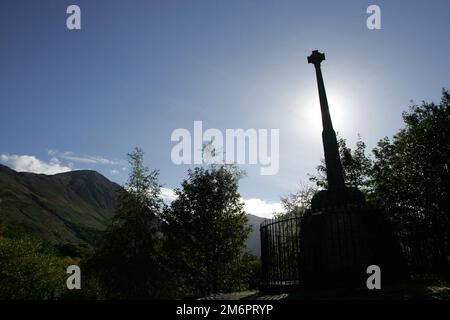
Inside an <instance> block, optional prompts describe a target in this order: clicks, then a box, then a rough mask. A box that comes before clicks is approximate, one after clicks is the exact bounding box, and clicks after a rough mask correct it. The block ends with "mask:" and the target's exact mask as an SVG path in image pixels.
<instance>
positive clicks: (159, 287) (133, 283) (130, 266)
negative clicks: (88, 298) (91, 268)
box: [95, 148, 164, 298]
mask: <svg viewBox="0 0 450 320" xmlns="http://www.w3.org/2000/svg"><path fill="white" fill-rule="evenodd" d="M143 161H144V153H143V151H142V150H141V149H139V148H136V149H134V151H133V152H132V153H130V154H128V162H129V164H130V167H131V172H130V175H129V178H128V182H127V183H126V184H125V186H124V187H123V188H121V189H119V191H118V195H117V207H116V213H115V216H114V217H113V220H112V223H111V225H110V226H109V228H108V230H107V233H106V237H105V238H106V242H105V245H104V246H103V247H102V248H101V249H100V250H99V252H98V254H97V256H96V257H95V259H96V260H97V262H96V263H95V264H100V265H101V266H102V267H101V270H99V271H100V272H99V277H100V280H101V282H102V283H103V284H104V286H105V287H106V289H107V292H108V294H109V295H110V296H112V297H119V298H157V297H161V296H164V293H163V288H164V286H163V283H162V281H163V274H164V273H163V271H162V260H163V258H162V256H163V255H162V252H161V249H162V235H161V232H160V223H159V217H160V215H161V212H162V211H163V210H164V203H163V201H162V200H161V198H160V185H159V183H158V174H159V172H158V171H156V170H153V171H151V172H150V171H149V169H148V168H147V167H145V166H144V164H143Z"/></svg>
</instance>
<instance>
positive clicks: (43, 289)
mask: <svg viewBox="0 0 450 320" xmlns="http://www.w3.org/2000/svg"><path fill="white" fill-rule="evenodd" d="M70 264H73V261H72V260H71V259H69V258H61V257H58V256H56V255H55V252H53V251H52V250H51V246H49V244H48V243H45V242H44V241H42V240H40V239H37V238H30V237H26V238H22V239H9V238H3V237H1V236H0V300H3V299H18V300H24V299H26V300H48V299H58V298H59V297H61V295H62V294H63V293H64V292H65V291H66V290H67V289H66V287H65V285H66V278H67V275H66V272H65V268H66V267H67V266H68V265H70Z"/></svg>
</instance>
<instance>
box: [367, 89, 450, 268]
mask: <svg viewBox="0 0 450 320" xmlns="http://www.w3.org/2000/svg"><path fill="white" fill-rule="evenodd" d="M449 106H450V95H449V92H448V91H446V90H443V93H442V100H441V103H440V104H435V103H426V102H422V105H420V106H418V105H415V104H413V105H412V106H411V107H410V110H409V112H404V113H403V120H404V122H405V125H406V126H405V128H403V129H401V130H400V131H399V132H398V133H397V134H396V135H395V136H394V137H393V139H392V142H391V141H390V139H388V138H384V139H382V140H380V141H379V143H378V146H377V148H375V149H374V151H373V152H374V155H375V163H374V171H373V174H374V179H373V181H374V191H375V194H376V197H377V198H378V200H379V201H382V202H383V203H384V204H385V206H386V207H388V208H391V209H392V211H393V212H395V211H398V210H397V209H398V208H401V209H402V211H401V213H402V214H399V215H396V216H394V217H393V218H394V219H395V220H396V221H397V222H398V223H400V224H402V225H403V226H406V225H408V228H409V229H411V228H414V229H417V228H420V229H421V230H425V231H426V232H427V233H428V234H429V235H431V236H432V237H433V238H435V245H434V247H437V248H438V250H439V256H440V265H441V267H442V269H443V270H447V271H448V267H449V262H448V253H449V252H450V249H449V241H450V240H449V230H450V219H449V212H450V210H449V203H450V201H449V189H450V188H449V183H450V182H449V174H448V172H449V167H450V160H449V159H450V144H449V141H450V108H449ZM427 228H429V230H427Z"/></svg>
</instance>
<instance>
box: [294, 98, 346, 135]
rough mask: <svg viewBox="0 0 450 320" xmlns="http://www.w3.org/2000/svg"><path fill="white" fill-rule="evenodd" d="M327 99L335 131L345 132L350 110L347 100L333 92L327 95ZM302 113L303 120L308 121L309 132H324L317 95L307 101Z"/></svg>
mask: <svg viewBox="0 0 450 320" xmlns="http://www.w3.org/2000/svg"><path fill="white" fill-rule="evenodd" d="M327 97H328V105H329V108H330V114H331V120H332V122H333V127H334V129H335V130H336V131H342V130H345V125H346V123H345V118H346V113H347V112H346V111H347V110H348V105H347V103H346V101H345V99H343V97H341V96H340V95H339V94H338V93H336V92H333V91H330V93H327ZM300 112H301V113H302V118H303V119H304V120H306V126H307V127H308V129H309V130H312V131H313V132H314V133H317V132H319V133H321V132H322V115H321V113H320V102H319V97H318V96H317V94H316V95H314V96H312V97H311V98H309V99H307V100H306V101H305V103H304V104H303V106H302V108H301V110H300Z"/></svg>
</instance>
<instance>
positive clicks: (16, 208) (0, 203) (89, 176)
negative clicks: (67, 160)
mask: <svg viewBox="0 0 450 320" xmlns="http://www.w3.org/2000/svg"><path fill="white" fill-rule="evenodd" d="M117 188H119V185H117V184H116V183H113V182H111V181H109V180H108V179H106V178H105V177H104V176H102V175H101V174H99V173H97V172H95V171H88V170H82V171H71V172H67V173H60V174H56V175H43V174H34V173H19V172H16V171H14V170H11V169H9V168H8V167H6V166H3V165H0V199H1V200H0V218H1V219H2V220H4V221H5V224H6V226H7V232H10V233H17V232H24V233H27V234H33V235H36V236H39V237H42V238H45V239H47V240H50V241H52V242H66V241H70V242H87V243H91V244H95V243H96V242H97V241H98V238H99V233H100V231H101V230H104V229H105V227H106V225H107V223H108V221H109V220H110V219H111V217H112V216H113V214H114V207H115V191H116V189H117Z"/></svg>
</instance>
